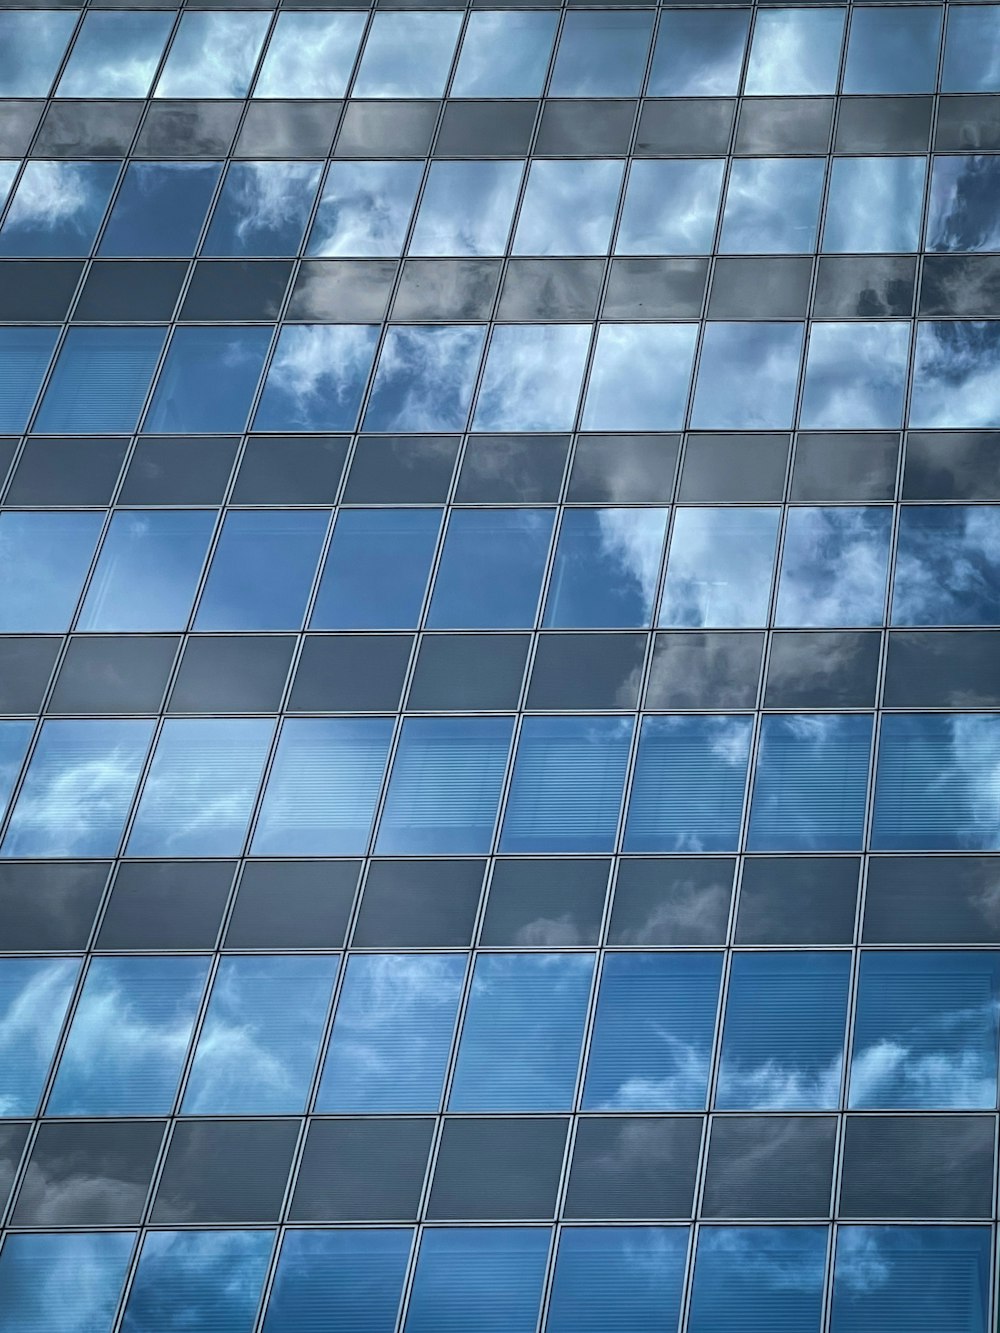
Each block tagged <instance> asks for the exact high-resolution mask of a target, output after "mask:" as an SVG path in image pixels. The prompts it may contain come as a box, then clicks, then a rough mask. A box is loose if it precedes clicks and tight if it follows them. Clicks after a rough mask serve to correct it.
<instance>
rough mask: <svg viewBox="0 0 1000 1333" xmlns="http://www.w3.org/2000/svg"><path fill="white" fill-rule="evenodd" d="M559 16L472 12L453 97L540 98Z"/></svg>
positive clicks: (536, 12) (530, 12) (547, 12)
mask: <svg viewBox="0 0 1000 1333" xmlns="http://www.w3.org/2000/svg"><path fill="white" fill-rule="evenodd" d="M557 21H558V15H557V14H556V13H554V12H553V11H551V10H525V11H521V12H519V11H516V10H507V9H500V10H492V9H490V10H485V9H479V10H473V11H472V12H470V14H469V19H468V23H467V24H466V28H465V36H464V38H463V39H462V52H461V54H460V56H459V58H458V67H457V68H456V70H455V77H454V79H453V80H452V85H451V95H452V97H538V96H539V95H540V94H541V91H542V86H543V84H544V83H545V75H546V72H547V70H548V67H549V54H550V52H551V50H552V39H553V37H554V36H555V31H556V23H557Z"/></svg>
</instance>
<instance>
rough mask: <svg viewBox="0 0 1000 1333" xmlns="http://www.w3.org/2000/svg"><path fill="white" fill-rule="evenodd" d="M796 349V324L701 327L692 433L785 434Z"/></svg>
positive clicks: (791, 405) (799, 327) (799, 339)
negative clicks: (700, 350) (702, 328)
mask: <svg viewBox="0 0 1000 1333" xmlns="http://www.w3.org/2000/svg"><path fill="white" fill-rule="evenodd" d="M801 349H802V325H801V324H777V323H775V324H722V323H711V324H708V325H706V327H705V338H704V342H703V343H702V352H701V362H700V365H699V367H698V383H697V388H696V389H695V398H694V409H693V411H692V414H691V426H692V428H693V429H695V430H782V429H785V430H787V428H788V427H789V426H790V425H791V424H792V412H793V409H794V404H795V385H796V381H797V379H798V373H799V357H800V355H801Z"/></svg>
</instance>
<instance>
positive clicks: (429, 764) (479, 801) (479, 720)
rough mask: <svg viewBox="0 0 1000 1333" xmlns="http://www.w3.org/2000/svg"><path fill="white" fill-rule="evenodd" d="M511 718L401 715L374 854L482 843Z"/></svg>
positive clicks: (461, 848) (443, 850)
mask: <svg viewBox="0 0 1000 1333" xmlns="http://www.w3.org/2000/svg"><path fill="white" fill-rule="evenodd" d="M511 729H512V723H511V719H510V718H507V717H449V718H408V719H407V720H406V721H405V722H404V723H403V730H402V733H401V735H400V740H399V746H398V748H397V750H396V758H395V761H394V763H393V766H392V776H391V777H390V779H389V790H388V793H387V795H386V800H385V808H384V809H383V811H382V819H381V821H380V822H379V830H378V838H377V840H376V843H375V851H376V853H377V854H378V855H380V856H407V855H411V854H413V855H430V856H437V855H453V856H461V855H464V854H468V855H476V854H478V853H481V852H485V851H488V850H489V846H490V840H491V837H492V834H493V824H494V822H495V820H496V812H497V805H498V803H499V801H500V789H501V786H502V784H503V775H504V769H505V768H506V765H507V751H508V750H509V748H510V736H511Z"/></svg>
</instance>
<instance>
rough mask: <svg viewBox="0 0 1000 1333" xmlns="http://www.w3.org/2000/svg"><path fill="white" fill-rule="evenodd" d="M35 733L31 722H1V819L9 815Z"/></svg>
mask: <svg viewBox="0 0 1000 1333" xmlns="http://www.w3.org/2000/svg"><path fill="white" fill-rule="evenodd" d="M33 731H34V726H33V724H32V723H31V722H7V721H3V722H0V819H3V817H4V815H5V814H6V813H7V802H8V801H9V800H10V794H11V792H12V791H13V790H14V783H15V782H16V781H17V775H18V773H20V771H21V764H22V762H23V760H24V756H25V755H26V754H27V752H28V743H29V742H30V740H31V733H32V732H33Z"/></svg>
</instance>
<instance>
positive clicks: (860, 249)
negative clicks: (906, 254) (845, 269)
mask: <svg viewBox="0 0 1000 1333" xmlns="http://www.w3.org/2000/svg"><path fill="white" fill-rule="evenodd" d="M926 173H927V162H926V159H925V158H923V157H838V158H834V160H833V165H832V167H831V169H830V187H829V192H828V197H827V204H826V224H825V226H824V229H823V245H822V249H823V252H824V253H825V254H851V253H863V254H870V253H876V252H880V251H887V250H916V248H917V243H918V239H919V236H920V212H921V208H922V205H923V198H924V177H925V175H926Z"/></svg>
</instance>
